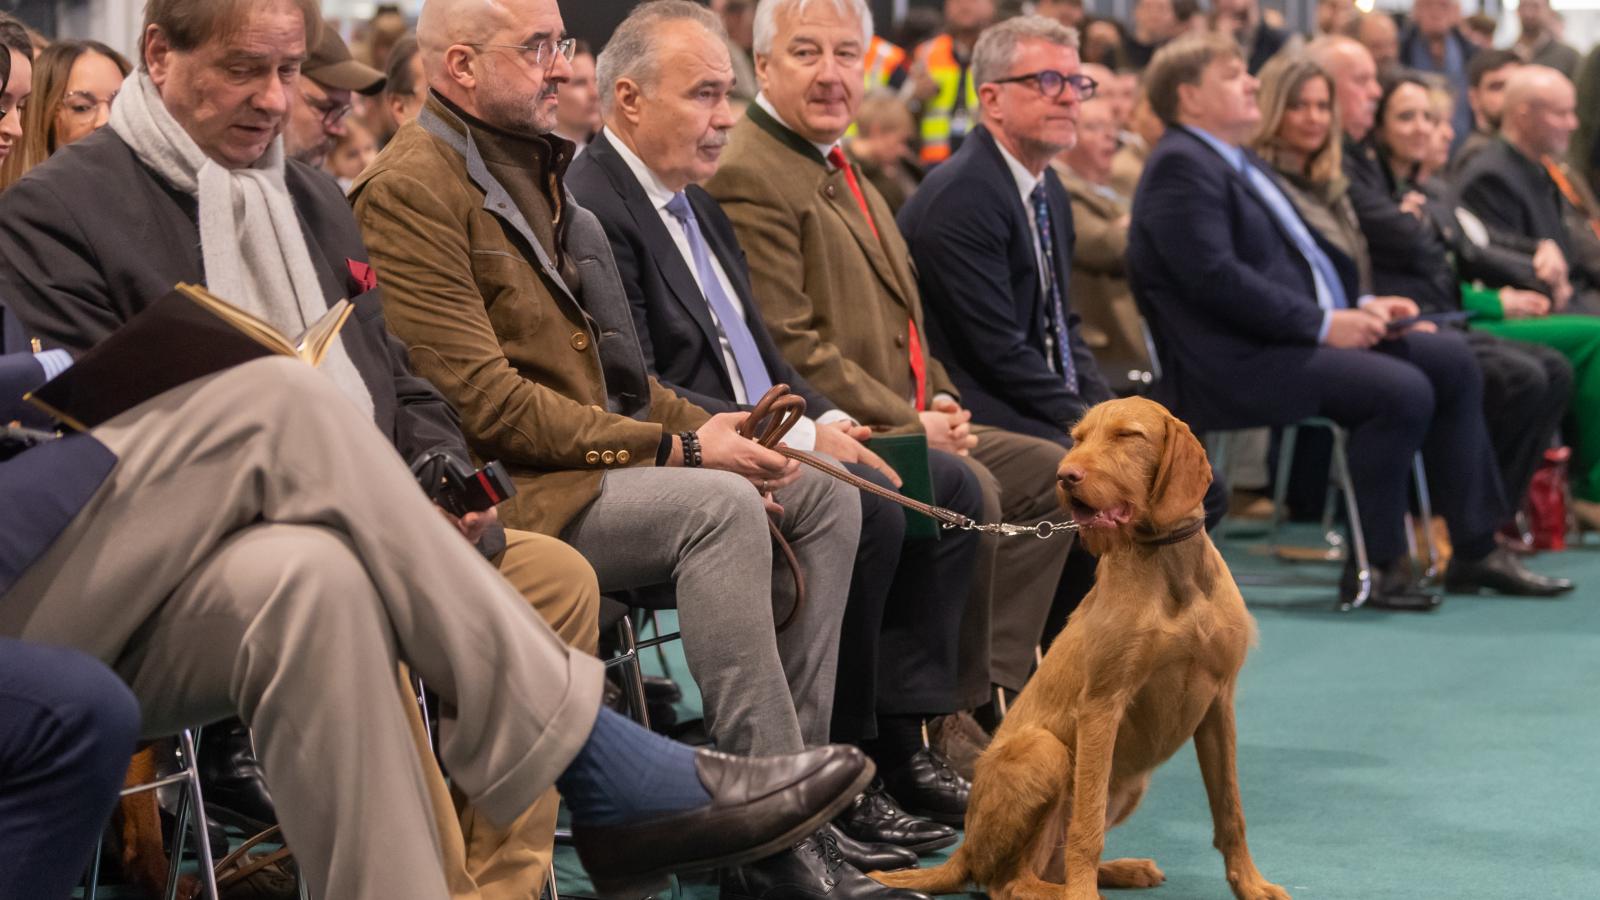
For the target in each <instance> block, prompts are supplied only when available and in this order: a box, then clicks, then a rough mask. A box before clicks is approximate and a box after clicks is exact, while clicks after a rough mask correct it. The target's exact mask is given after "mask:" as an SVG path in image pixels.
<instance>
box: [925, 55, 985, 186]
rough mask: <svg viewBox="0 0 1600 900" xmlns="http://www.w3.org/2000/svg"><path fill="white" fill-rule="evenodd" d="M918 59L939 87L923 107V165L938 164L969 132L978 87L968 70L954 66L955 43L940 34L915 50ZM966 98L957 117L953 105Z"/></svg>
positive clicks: (959, 65) (976, 109) (972, 120)
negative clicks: (961, 98)
mask: <svg viewBox="0 0 1600 900" xmlns="http://www.w3.org/2000/svg"><path fill="white" fill-rule="evenodd" d="M916 56H917V59H919V60H921V61H922V64H923V65H924V66H925V67H926V68H927V70H928V75H929V77H931V78H932V79H933V81H934V83H935V84H937V85H938V86H939V93H937V94H935V95H934V96H933V98H932V99H930V100H928V101H927V102H925V103H924V104H923V105H922V124H921V129H920V130H921V137H922V150H921V154H920V155H921V158H922V164H923V165H933V164H934V163H940V162H943V161H945V160H946V159H948V158H949V157H950V154H951V152H953V151H954V150H955V146H954V145H955V143H957V142H959V141H960V140H961V139H962V138H964V137H966V136H967V132H968V131H970V130H972V125H973V122H974V120H975V119H976V117H977V115H978V86H977V85H975V84H973V83H972V74H971V70H970V68H969V69H968V70H967V71H965V72H963V71H962V68H961V64H960V63H958V62H956V50H955V39H954V38H952V37H950V35H948V34H941V35H939V36H938V37H936V38H934V39H933V40H931V41H928V42H926V43H924V44H922V45H921V46H920V47H918V48H917V52H916ZM963 94H964V95H965V100H966V103H965V104H964V107H963V109H962V110H961V112H960V114H959V115H958V114H957V110H956V101H957V98H960V97H961V96H962V95H963Z"/></svg>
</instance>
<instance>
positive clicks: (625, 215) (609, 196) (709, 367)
mask: <svg viewBox="0 0 1600 900" xmlns="http://www.w3.org/2000/svg"><path fill="white" fill-rule="evenodd" d="M566 183H567V189H568V190H570V191H571V192H572V195H573V197H574V198H575V199H576V200H577V201H578V203H579V204H580V205H581V206H583V207H584V208H585V209H587V210H589V211H590V212H592V213H594V214H595V216H596V217H598V218H599V219H600V224H601V225H602V226H604V227H605V232H606V237H607V238H609V239H610V241H611V252H612V255H613V256H615V257H616V261H617V272H618V273H619V274H620V275H621V277H622V284H623V285H624V286H625V287H626V288H627V292H628V302H629V303H630V304H631V305H632V307H633V322H634V327H635V330H636V331H638V333H639V345H640V347H641V348H642V349H643V350H644V360H645V365H646V366H647V367H648V368H649V369H650V371H651V372H654V373H655V375H656V377H657V379H658V380H659V381H660V382H661V383H662V384H663V385H665V386H667V387H669V388H671V389H672V390H673V391H674V392H676V393H677V394H679V395H680V396H683V397H685V398H687V399H689V400H691V401H693V402H694V403H695V404H697V405H699V406H701V407H703V408H705V409H707V410H709V411H711V412H734V411H736V410H738V409H739V406H738V405H737V404H736V403H734V402H733V401H732V399H731V398H732V397H733V396H734V393H733V380H732V376H731V374H730V373H729V372H728V367H727V364H726V362H725V361H724V360H723V357H722V341H721V338H720V337H719V336H718V334H717V326H716V323H715V322H714V321H713V320H712V318H711V311H710V307H708V306H707V304H706V300H705V297H704V296H703V295H702V293H701V291H700V286H699V283H698V282H696V281H695V278H694V273H693V272H692V271H690V269H689V264H688V262H687V261H685V260H684V258H683V254H682V253H680V252H679V251H678V246H677V244H675V243H674V242H673V240H672V235H671V234H669V233H668V232H667V228H666V225H665V224H664V223H663V222H662V221H661V216H660V214H659V213H657V212H656V209H655V207H654V206H652V205H651V204H650V198H649V197H648V196H647V195H646V194H645V192H644V187H643V186H642V185H640V184H639V180H638V179H637V178H635V177H634V175H633V171H632V170H630V169H629V168H628V164H627V163H626V162H625V161H623V159H622V157H621V156H619V155H618V154H617V151H616V148H615V147H613V146H612V145H611V141H610V140H609V139H608V138H607V137H606V135H605V134H601V135H599V136H598V137H596V138H595V139H594V141H593V142H591V143H590V144H589V146H588V148H587V149H585V150H584V152H583V154H582V155H580V156H579V157H578V158H577V160H575V161H574V162H573V164H572V166H571V168H569V169H568V170H567V182H566ZM685 193H686V194H687V195H688V197H689V205H690V207H692V208H693V209H694V215H695V219H697V220H698V221H699V223H700V231H701V233H702V234H704V235H705V239H706V246H707V248H708V249H709V250H710V251H711V253H712V254H714V255H715V256H716V257H717V260H718V262H720V263H721V264H722V269H723V271H724V272H726V273H727V275H728V281H729V282H731V283H732V284H733V290H734V293H735V294H737V295H738V301H739V304H740V306H741V307H742V308H743V309H744V319H745V324H746V325H747V326H749V328H750V334H751V336H752V337H754V338H755V342H756V349H757V350H759V351H760V352H761V360H762V362H764V363H766V366H767V374H768V375H769V376H771V378H772V383H773V384H787V385H789V387H790V388H791V389H792V390H793V391H794V392H795V393H796V394H799V395H800V396H801V397H804V398H805V401H806V414H807V415H810V416H813V417H815V416H819V415H821V414H823V413H825V412H828V411H829V410H832V409H834V408H835V406H834V404H833V402H832V401H830V400H829V399H828V398H827V397H825V396H823V395H822V392H820V391H818V390H817V389H816V388H814V387H812V386H811V383H810V382H808V381H806V379H805V377H804V376H802V375H801V374H800V373H799V372H797V371H795V369H794V367H793V366H791V365H790V364H789V363H788V361H787V360H785V359H784V358H783V354H782V353H781V352H779V350H778V345H777V344H775V343H774V342H773V340H772V334H771V333H770V332H768V331H767V326H766V324H765V323H764V322H762V320H761V311H760V310H759V309H758V308H757V307H756V305H755V300H754V296H753V292H752V289H751V287H750V270H749V267H748V265H747V263H746V262H745V258H744V251H743V250H741V249H740V248H739V241H738V238H737V237H736V236H735V235H734V232H733V223H731V222H729V221H728V217H727V215H726V214H724V213H723V211H722V207H721V206H719V205H717V201H716V200H714V199H712V197H711V195H710V194H708V193H706V192H705V191H704V190H703V189H702V188H700V186H698V185H690V186H689V187H688V189H687V190H686V191H685ZM759 399H761V398H759V397H751V398H749V400H750V402H751V403H754V402H755V401H757V400H759Z"/></svg>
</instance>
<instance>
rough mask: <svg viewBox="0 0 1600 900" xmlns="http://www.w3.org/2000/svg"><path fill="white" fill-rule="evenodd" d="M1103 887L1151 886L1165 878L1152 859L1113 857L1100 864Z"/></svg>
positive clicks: (1101, 884)
mask: <svg viewBox="0 0 1600 900" xmlns="http://www.w3.org/2000/svg"><path fill="white" fill-rule="evenodd" d="M1099 878H1100V886H1101V887H1103V888H1152V887H1156V886H1157V885H1160V884H1161V883H1162V882H1163V881H1166V880H1167V876H1166V875H1165V874H1164V873H1163V872H1162V871H1161V870H1160V869H1158V868H1156V861H1155V860H1153V859H1113V860H1110V861H1108V862H1103V863H1101V864H1100V876H1099Z"/></svg>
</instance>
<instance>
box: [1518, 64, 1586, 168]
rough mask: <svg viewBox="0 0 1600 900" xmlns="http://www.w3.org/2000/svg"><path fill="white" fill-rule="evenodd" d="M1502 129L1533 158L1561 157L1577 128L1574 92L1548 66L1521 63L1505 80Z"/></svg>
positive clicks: (1563, 76) (1569, 83) (1566, 82)
mask: <svg viewBox="0 0 1600 900" xmlns="http://www.w3.org/2000/svg"><path fill="white" fill-rule="evenodd" d="M1500 128H1501V132H1502V133H1503V134H1504V135H1505V138H1506V140H1508V141H1510V142H1511V144H1512V145H1513V146H1515V147H1516V148H1517V149H1518V150H1521V151H1522V152H1523V153H1524V154H1526V155H1527V156H1529V157H1532V158H1533V159H1538V158H1539V157H1541V156H1562V155H1564V154H1565V153H1566V152H1567V145H1568V144H1569V143H1570V142H1571V140H1572V133H1573V132H1574V131H1576V130H1577V128H1578V113H1577V95H1576V93H1575V92H1574V91H1573V88H1572V82H1570V81H1568V80H1567V76H1565V75H1563V74H1561V73H1560V72H1558V71H1556V70H1555V69H1552V68H1550V67H1549V66H1522V67H1521V68H1518V69H1517V70H1516V71H1515V72H1513V73H1512V74H1511V77H1510V79H1508V80H1507V81H1506V95H1505V104H1504V106H1503V107H1502V112H1501V120H1500Z"/></svg>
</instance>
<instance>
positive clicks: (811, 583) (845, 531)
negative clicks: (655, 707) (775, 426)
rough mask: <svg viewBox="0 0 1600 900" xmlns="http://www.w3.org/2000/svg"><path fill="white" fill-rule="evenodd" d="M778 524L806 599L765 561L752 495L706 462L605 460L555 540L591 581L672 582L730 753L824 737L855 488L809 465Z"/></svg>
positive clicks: (768, 557) (763, 527) (710, 707)
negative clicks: (609, 466)
mask: <svg viewBox="0 0 1600 900" xmlns="http://www.w3.org/2000/svg"><path fill="white" fill-rule="evenodd" d="M775 499H776V500H777V501H778V503H780V504H781V505H782V506H783V509H784V514H783V517H782V520H781V521H780V522H779V523H778V527H779V529H780V530H781V531H782V532H783V535H784V537H786V538H787V539H788V541H789V545H790V546H791V547H792V548H793V549H794V552H795V555H796V557H798V558H799V561H800V568H801V571H802V572H803V573H804V575H805V581H806V594H807V600H806V604H805V606H804V607H802V608H801V610H800V612H799V614H798V615H797V616H796V617H795V619H794V621H793V622H792V623H791V624H790V625H789V627H788V628H787V629H786V630H785V631H783V633H781V634H777V635H776V636H775V635H774V631H775V624H774V622H775V619H776V620H778V621H781V620H782V619H783V618H784V617H786V616H787V615H788V614H789V610H790V609H791V608H792V607H793V605H794V579H793V577H792V576H791V575H790V573H789V568H788V566H787V564H786V563H785V562H784V561H783V560H782V559H779V560H777V561H776V563H775V562H774V560H773V553H774V551H773V547H772V538H771V536H770V534H769V533H768V531H767V521H766V520H767V514H766V511H765V510H764V508H763V506H762V504H761V497H760V495H759V494H758V493H757V492H756V489H755V486H754V485H752V484H751V483H750V482H749V481H747V480H745V479H744V478H741V477H739V476H737V475H733V474H731V473H728V472H718V471H712V470H709V469H684V468H673V469H658V468H633V469H614V470H612V471H610V472H607V473H606V476H605V482H604V484H603V485H602V487H601V490H600V496H599V498H598V499H596V500H595V501H594V503H592V504H590V505H589V507H588V508H587V509H585V510H584V511H583V514H582V515H580V516H579V517H578V518H577V519H575V520H574V521H573V523H572V524H571V525H569V526H568V527H567V530H566V532H565V533H564V534H563V535H562V538H563V539H564V540H566V541H567V542H568V543H570V544H572V546H573V547H575V548H577V550H578V552H579V553H582V554H583V555H584V557H585V558H586V559H588V560H589V563H590V564H591V565H593V566H594V569H595V574H596V575H598V576H599V579H600V590H602V591H617V590H628V589H630V588H642V587H649V586H652V585H659V584H665V583H671V584H674V585H675V586H676V588H677V605H678V624H679V628H680V631H681V632H682V634H683V652H684V656H685V658H686V659H687V660H688V663H689V670H690V672H691V673H692V674H693V675H694V680H695V684H697V685H698V686H699V688H700V693H701V695H702V697H703V698H704V701H705V704H704V708H705V718H706V729H707V731H708V732H709V733H710V734H711V736H712V737H713V738H715V739H716V742H717V749H719V750H722V751H724V752H728V753H737V754H751V753H753V754H759V755H769V754H778V753H791V752H794V751H797V750H800V749H802V747H816V746H821V745H823V744H826V743H827V742H828V726H829V722H830V720H831V718H832V715H833V683H834V675H835V671H836V666H837V663H838V658H839V628H840V625H841V622H842V621H843V618H844V607H845V601H846V599H847V597H848V595H849V592H850V571H851V566H852V564H853V563H854V561H855V553H856V542H857V541H858V540H859V538H860V534H861V501H860V499H859V498H858V497H857V495H856V490H855V488H852V487H850V486H848V485H846V484H844V483H843V482H840V481H836V480H834V479H832V478H829V477H828V476H826V475H823V474H821V473H820V472H817V471H815V470H812V469H804V470H803V471H802V474H801V476H800V480H799V481H797V482H795V483H794V484H793V485H791V486H789V487H787V488H784V489H783V490H781V491H778V492H777V495H776V497H775Z"/></svg>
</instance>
